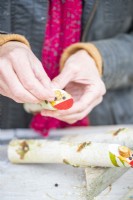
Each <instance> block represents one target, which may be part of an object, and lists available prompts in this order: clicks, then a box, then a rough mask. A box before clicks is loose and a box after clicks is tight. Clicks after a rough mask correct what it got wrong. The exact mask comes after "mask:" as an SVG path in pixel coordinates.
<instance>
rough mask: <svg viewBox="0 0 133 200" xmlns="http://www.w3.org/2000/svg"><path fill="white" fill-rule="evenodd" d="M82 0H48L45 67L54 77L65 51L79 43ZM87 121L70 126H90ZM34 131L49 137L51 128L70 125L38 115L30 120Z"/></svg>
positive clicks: (50, 75) (51, 76) (44, 51)
mask: <svg viewBox="0 0 133 200" xmlns="http://www.w3.org/2000/svg"><path fill="white" fill-rule="evenodd" d="M81 16H82V0H49V10H48V19H47V24H46V30H45V38H44V45H43V49H42V64H43V67H44V69H45V71H46V73H47V74H48V76H49V77H50V78H51V80H52V79H53V78H54V77H56V76H57V75H58V74H59V60H60V56H61V54H62V52H63V50H64V49H65V48H66V47H68V46H69V45H71V44H72V43H76V42H79V41H80V35H81ZM88 124H89V123H88V118H87V117H86V118H84V119H83V120H80V121H78V122H77V123H74V124H73V125H71V126H87V125H88ZM30 126H31V128H33V129H35V130H36V131H38V132H40V133H41V134H42V135H43V136H47V135H48V132H49V130H50V129H52V128H64V127H69V126H70V125H69V124H67V123H65V122H62V121H59V120H57V119H54V118H51V117H44V116H42V115H41V114H37V115H35V116H34V117H33V119H32V121H31V125H30Z"/></svg>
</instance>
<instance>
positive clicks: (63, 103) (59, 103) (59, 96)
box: [24, 89, 73, 113]
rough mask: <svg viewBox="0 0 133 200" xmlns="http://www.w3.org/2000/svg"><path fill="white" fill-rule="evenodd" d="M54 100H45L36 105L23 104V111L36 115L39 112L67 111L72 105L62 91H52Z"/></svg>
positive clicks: (68, 95)
mask: <svg viewBox="0 0 133 200" xmlns="http://www.w3.org/2000/svg"><path fill="white" fill-rule="evenodd" d="M54 92H55V100H54V101H51V102H48V101H46V100H44V101H42V102H41V103H38V104H32V103H25V104H24V109H25V110H26V111H27V112H28V113H38V112H41V110H43V109H46V110H67V109H69V108H71V107H72V105H73V98H72V96H71V95H70V94H68V93H67V92H66V91H64V90H60V89H54Z"/></svg>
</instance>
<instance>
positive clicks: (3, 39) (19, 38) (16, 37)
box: [0, 31, 30, 47]
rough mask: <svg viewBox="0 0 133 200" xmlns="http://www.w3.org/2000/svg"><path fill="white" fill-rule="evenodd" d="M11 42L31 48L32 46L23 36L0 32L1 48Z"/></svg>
mask: <svg viewBox="0 0 133 200" xmlns="http://www.w3.org/2000/svg"><path fill="white" fill-rule="evenodd" d="M9 41H17V42H22V43H24V44H25V45H27V46H29V47H30V44H29V42H28V40H27V39H26V38H25V37H24V36H23V35H19V34H8V33H5V32H1V31H0V46H2V45H3V44H5V43H7V42H9Z"/></svg>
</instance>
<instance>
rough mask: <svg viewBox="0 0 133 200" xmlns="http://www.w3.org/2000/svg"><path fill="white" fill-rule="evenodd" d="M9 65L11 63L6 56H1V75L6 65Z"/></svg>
mask: <svg viewBox="0 0 133 200" xmlns="http://www.w3.org/2000/svg"><path fill="white" fill-rule="evenodd" d="M7 65H9V63H8V62H7V60H6V59H4V58H1V60H0V75H2V74H4V71H5V67H6V66H7Z"/></svg>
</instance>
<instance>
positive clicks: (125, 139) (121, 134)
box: [62, 128, 133, 149]
mask: <svg viewBox="0 0 133 200" xmlns="http://www.w3.org/2000/svg"><path fill="white" fill-rule="evenodd" d="M81 132H82V129H81ZM62 141H66V142H67V141H69V142H72V143H81V142H87V141H92V142H98V143H112V144H121V145H124V146H127V147H129V148H131V149H133V129H130V128H118V129H116V130H112V131H109V132H102V133H89V134H77V135H67V136H65V137H63V138H62Z"/></svg>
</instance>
